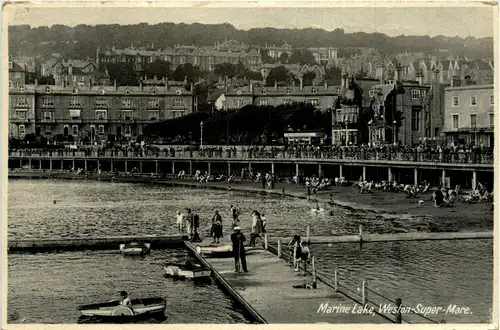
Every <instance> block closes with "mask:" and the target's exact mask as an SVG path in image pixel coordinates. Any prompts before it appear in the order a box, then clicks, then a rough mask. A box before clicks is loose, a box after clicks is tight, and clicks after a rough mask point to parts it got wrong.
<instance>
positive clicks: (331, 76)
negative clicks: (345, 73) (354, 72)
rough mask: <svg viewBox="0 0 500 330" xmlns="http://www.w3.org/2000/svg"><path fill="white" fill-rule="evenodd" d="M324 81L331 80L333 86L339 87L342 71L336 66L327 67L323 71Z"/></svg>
mask: <svg viewBox="0 0 500 330" xmlns="http://www.w3.org/2000/svg"><path fill="white" fill-rule="evenodd" d="M325 79H327V80H333V82H332V83H333V85H340V84H341V82H342V70H340V69H339V68H338V67H336V66H331V67H327V68H326V69H325Z"/></svg>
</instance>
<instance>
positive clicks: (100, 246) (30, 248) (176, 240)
mask: <svg viewBox="0 0 500 330" xmlns="http://www.w3.org/2000/svg"><path fill="white" fill-rule="evenodd" d="M186 239H187V236H153V235H150V236H148V235H142V236H110V237H95V238H91V237H89V238H83V237H80V238H56V239H40V238H38V239H8V249H9V250H8V251H9V252H43V251H57V250H60V251H75V250H114V249H116V250H118V247H119V245H120V244H125V243H129V242H144V243H151V248H153V249H154V248H166V247H174V246H183V242H184V240H186Z"/></svg>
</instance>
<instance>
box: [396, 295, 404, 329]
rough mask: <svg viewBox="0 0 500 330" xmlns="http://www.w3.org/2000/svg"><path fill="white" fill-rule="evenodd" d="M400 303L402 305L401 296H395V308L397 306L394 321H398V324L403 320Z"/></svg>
mask: <svg viewBox="0 0 500 330" xmlns="http://www.w3.org/2000/svg"><path fill="white" fill-rule="evenodd" d="M401 305H402V302H401V298H397V299H396V308H397V312H396V323H398V324H401V323H402V322H403V317H402V315H401Z"/></svg>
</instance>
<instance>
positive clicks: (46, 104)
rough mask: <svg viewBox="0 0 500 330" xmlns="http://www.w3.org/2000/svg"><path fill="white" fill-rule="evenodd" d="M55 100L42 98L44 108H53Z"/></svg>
mask: <svg viewBox="0 0 500 330" xmlns="http://www.w3.org/2000/svg"><path fill="white" fill-rule="evenodd" d="M53 106H54V99H53V98H52V97H44V98H42V107H53Z"/></svg>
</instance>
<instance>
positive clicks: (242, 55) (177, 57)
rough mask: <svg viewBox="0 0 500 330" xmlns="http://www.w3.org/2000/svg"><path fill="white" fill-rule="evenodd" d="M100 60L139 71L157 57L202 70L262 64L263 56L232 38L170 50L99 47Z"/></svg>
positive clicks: (173, 63) (175, 47) (98, 59)
mask: <svg viewBox="0 0 500 330" xmlns="http://www.w3.org/2000/svg"><path fill="white" fill-rule="evenodd" d="M96 55H97V62H98V63H131V64H134V68H135V70H136V71H138V72H140V71H142V70H143V69H144V65H145V64H146V63H152V62H154V61H155V60H162V61H166V62H170V63H171V64H172V66H173V68H176V67H177V66H179V65H182V64H186V63H190V64H192V65H193V66H197V67H199V68H200V69H201V70H202V71H214V70H215V67H216V65H218V64H223V63H231V64H238V63H240V62H241V63H243V64H244V65H245V66H246V67H250V66H255V65H261V64H262V59H261V55H260V52H259V50H258V49H257V48H252V47H249V46H246V45H244V44H240V43H238V42H237V41H234V40H229V41H226V42H224V43H216V44H215V46H213V47H197V46H182V45H176V46H174V47H171V48H167V49H163V50H162V49H158V50H146V49H145V48H134V46H133V45H130V47H129V48H125V49H116V48H115V47H114V46H113V47H112V48H111V49H110V50H104V51H101V50H100V49H98V50H97V54H96Z"/></svg>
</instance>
